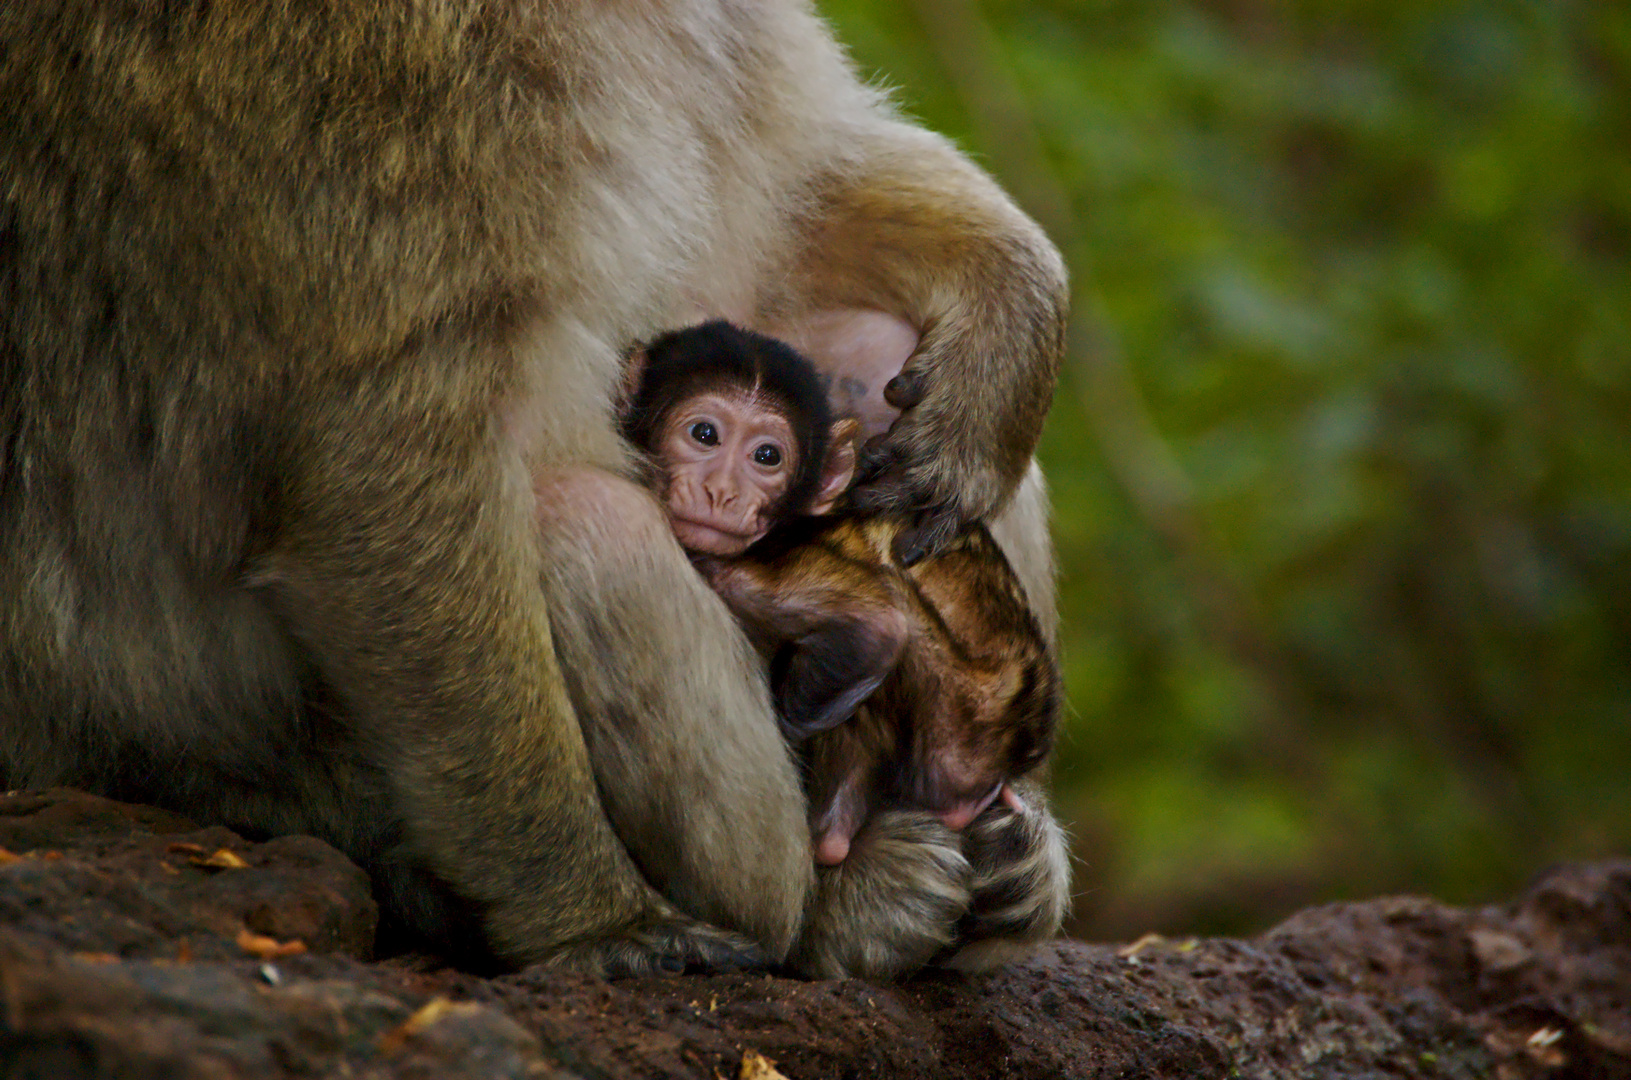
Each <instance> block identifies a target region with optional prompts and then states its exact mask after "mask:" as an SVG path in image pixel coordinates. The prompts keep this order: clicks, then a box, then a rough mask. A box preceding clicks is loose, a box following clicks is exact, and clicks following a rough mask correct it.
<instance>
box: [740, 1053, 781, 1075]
mask: <svg viewBox="0 0 1631 1080" xmlns="http://www.w3.org/2000/svg"><path fill="white" fill-rule="evenodd" d="M736 1080H787V1077H785V1076H783V1075H782V1074H781V1073H779V1072H777V1071H776V1063H775V1062H774V1061H771V1060H770V1059H769V1058H767V1057H765V1056H764V1055H763V1054H760V1053H757V1052H755V1051H753V1050H744V1051H742V1071H741V1072H739V1073H737V1074H736Z"/></svg>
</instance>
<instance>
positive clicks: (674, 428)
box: [623, 321, 1059, 865]
mask: <svg viewBox="0 0 1631 1080" xmlns="http://www.w3.org/2000/svg"><path fill="white" fill-rule="evenodd" d="M856 427H857V424H856V422H855V421H854V420H852V419H848V418H845V419H842V420H839V421H838V422H836V423H834V422H833V421H832V420H831V419H830V416H829V412H828V404H827V399H826V395H825V394H824V393H823V391H822V390H821V388H820V385H819V381H818V379H817V376H816V373H815V371H814V369H813V368H812V367H811V365H810V362H809V361H808V360H806V359H805V358H804V357H802V356H800V355H799V354H798V353H797V352H796V351H794V350H793V349H791V348H789V347H788V346H786V345H785V344H783V343H782V342H779V341H776V340H774V339H772V338H768V337H765V336H763V335H760V334H755V333H752V332H750V331H744V330H741V329H738V328H736V327H733V326H731V325H730V324H729V323H726V322H723V321H715V322H711V323H707V324H704V325H702V326H697V327H692V328H689V329H686V330H682V331H677V332H674V333H670V334H665V335H663V336H662V337H660V338H658V339H657V340H656V341H655V342H653V343H652V344H651V346H650V348H649V349H647V350H646V352H645V354H644V363H643V365H642V370H641V373H640V380H639V384H638V387H637V389H636V390H635V393H634V395H633V399H632V401H631V403H630V405H629V408H628V411H627V414H626V416H625V419H624V424H623V430H624V433H625V435H626V436H628V438H629V439H630V440H631V441H632V442H634V443H635V445H637V446H640V447H641V448H642V449H644V450H646V451H647V452H648V453H650V454H651V455H652V457H653V459H654V460H655V462H656V464H657V466H658V471H659V473H660V477H659V487H660V490H661V498H662V500H663V504H664V506H665V508H666V509H667V511H668V514H669V520H670V523H671V524H672V525H673V527H674V531H675V534H676V535H677V536H678V537H679V540H680V543H681V544H682V545H683V546H684V547H685V548H686V549H687V550H689V551H691V552H692V553H693V554H694V555H696V556H697V558H696V562H697V567H698V569H699V570H701V571H702V573H703V576H704V577H705V578H707V579H708V581H709V583H710V584H712V585H713V586H714V588H715V589H716V590H717V591H718V592H719V593H720V595H721V596H723V597H724V599H725V602H726V604H727V605H728V606H729V607H730V609H731V611H732V612H733V613H735V614H736V615H737V617H738V618H740V619H742V620H743V621H744V623H745V624H746V625H747V627H748V629H749V636H750V637H751V638H753V639H754V641H755V643H756V644H757V645H758V646H759V648H760V651H761V652H762V653H763V654H764V655H766V656H767V657H769V658H770V660H771V664H772V681H771V686H772V691H773V693H774V694H775V696H776V699H777V707H778V715H779V716H780V718H781V721H782V724H783V729H784V731H785V732H786V733H787V735H788V737H789V738H790V739H791V740H793V741H794V742H795V743H799V744H803V758H804V760H805V763H806V793H807V794H808V795H809V796H810V798H811V806H810V814H811V823H812V828H813V832H814V835H815V850H816V861H817V862H818V863H822V864H825V865H836V864H838V863H841V862H843V861H844V859H845V857H846V856H847V855H848V854H849V848H850V844H851V842H852V841H853V839H854V837H855V835H856V833H858V832H859V831H860V829H861V826H862V825H863V824H864V823H865V821H866V820H867V819H868V818H869V817H871V816H872V814H873V813H874V812H875V811H876V810H878V809H880V808H881V807H882V806H883V805H886V803H891V802H892V803H896V804H899V803H902V802H904V803H906V804H909V805H914V806H919V807H922V808H924V809H927V810H930V811H933V812H934V813H935V814H936V815H937V816H938V817H939V818H940V820H941V821H943V822H944V823H945V824H946V826H947V827H948V828H951V829H953V830H961V829H963V828H964V827H966V826H967V825H968V824H969V823H970V822H972V821H973V820H974V819H975V818H976V817H977V816H978V815H979V814H980V812H981V811H983V810H984V809H986V807H987V806H989V805H990V804H991V803H992V802H994V801H995V800H996V799H997V797H998V796H999V794H1000V793H1001V790H1002V788H1003V786H1004V785H1005V784H1006V783H1007V782H1008V781H1010V780H1012V779H1015V778H1018V777H1021V776H1024V775H1025V774H1027V773H1029V772H1031V771H1033V770H1035V769H1036V768H1037V767H1038V766H1039V765H1040V764H1041V762H1042V760H1043V758H1044V757H1045V756H1046V754H1047V750H1048V747H1049V746H1050V745H1051V743H1052V738H1053V729H1054V725H1055V723H1056V720H1057V709H1058V694H1059V680H1058V672H1057V669H1056V668H1055V666H1054V663H1053V658H1052V655H1051V653H1050V650H1049V648H1048V644H1047V641H1046V640H1045V638H1044V637H1043V634H1042V631H1041V628H1040V626H1039V625H1038V623H1037V620H1036V617H1035V616H1034V615H1033V614H1032V613H1031V611H1030V609H1029V608H1028V607H1027V605H1026V602H1025V595H1024V592H1023V590H1022V588H1021V586H1020V584H1019V582H1018V580H1017V579H1016V578H1015V576H1014V573H1013V571H1012V570H1011V569H1009V567H1008V563H1007V560H1005V559H1004V558H1003V556H1002V552H1001V551H999V550H998V549H997V546H996V544H995V543H994V542H993V541H992V539H991V536H990V534H989V533H987V532H986V531H985V529H984V528H983V527H980V526H975V527H974V528H973V529H971V530H969V531H968V532H966V533H965V534H964V535H962V536H960V537H959V538H958V539H957V540H955V541H954V542H953V546H952V547H951V548H950V549H947V550H944V551H942V552H940V553H938V554H936V555H934V556H931V557H929V558H926V559H921V560H919V561H918V562H916V563H915V564H913V565H911V566H909V567H908V566H903V565H901V564H900V563H899V562H898V561H897V559H896V556H895V546H894V541H895V539H896V537H897V536H898V535H899V533H900V531H901V527H902V526H901V522H900V519H898V518H894V517H872V518H855V517H845V518H833V519H827V520H820V519H819V518H818V515H822V514H825V513H827V512H828V511H830V510H831V509H832V508H833V506H834V504H835V503H836V502H837V501H838V499H839V497H840V496H841V495H842V494H843V492H844V491H845V489H846V488H847V487H848V485H849V481H850V478H851V476H852V474H853V473H854V465H855V455H854V452H853V445H854V444H853V437H854V431H855V429H856ZM773 527H775V529H776V531H775V532H774V533H773V534H772V535H771V536H770V537H768V538H766V533H767V532H770V531H771V529H772V528H773ZM762 538H763V543H760V541H761V539H762ZM863 703H864V704H863ZM858 707H859V708H860V709H861V711H860V713H859V714H857V713H856V709H857V708H858ZM852 716H853V717H854V719H853V720H851V717H852ZM846 721H847V722H846ZM1011 808H1014V807H1013V806H1012V804H1011Z"/></svg>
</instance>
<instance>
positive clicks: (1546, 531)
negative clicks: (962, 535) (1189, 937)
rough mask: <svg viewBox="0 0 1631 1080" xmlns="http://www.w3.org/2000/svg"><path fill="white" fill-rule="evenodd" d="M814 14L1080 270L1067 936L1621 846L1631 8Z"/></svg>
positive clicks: (1031, 0) (1071, 441)
mask: <svg viewBox="0 0 1631 1080" xmlns="http://www.w3.org/2000/svg"><path fill="white" fill-rule="evenodd" d="M822 9H823V11H824V12H825V13H826V15H827V16H828V17H829V18H830V19H831V20H832V21H833V22H834V23H835V24H836V26H837V29H838V32H839V35H840V37H841V38H842V39H844V40H845V41H846V42H847V43H848V44H849V45H850V47H851V49H852V51H853V53H854V55H855V57H856V59H857V62H858V63H859V64H860V65H861V67H862V68H863V69H864V70H866V71H868V72H869V73H870V72H875V73H876V74H877V78H878V80H879V81H880V82H881V83H883V84H885V85H890V86H893V87H896V88H898V97H899V100H900V101H901V103H902V105H903V107H904V108H905V109H906V110H907V111H909V112H910V113H912V114H913V115H915V116H917V117H920V118H922V119H923V120H925V121H926V122H928V123H929V124H930V125H931V126H933V127H935V128H937V129H939V130H941V131H944V132H946V133H948V134H950V135H951V136H953V137H954V138H956V139H957V140H958V141H959V142H960V143H961V144H962V145H963V146H965V147H966V148H968V149H969V150H970V151H971V152H973V153H974V154H975V155H976V156H977V157H979V158H980V159H981V160H982V161H983V162H984V163H985V164H987V165H988V166H989V167H990V168H991V169H992V170H993V171H994V172H995V173H996V174H997V175H998V176H999V177H1000V178H1002V179H1003V180H1004V182H1005V183H1006V184H1007V185H1008V187H1009V188H1010V190H1012V191H1013V192H1014V193H1015V194H1016V197H1018V198H1019V199H1020V201H1021V202H1022V203H1024V204H1025V205H1026V206H1027V208H1028V209H1030V210H1031V212H1032V213H1033V214H1035V215H1036V216H1037V217H1038V218H1039V219H1040V220H1042V221H1043V223H1044V224H1045V225H1047V226H1048V227H1049V229H1050V231H1051V232H1052V233H1053V234H1054V235H1055V237H1056V238H1057V239H1058V240H1059V242H1060V245H1061V247H1063V248H1064V249H1065V251H1066V256H1067V259H1068V260H1069V261H1070V263H1071V265H1072V268H1073V272H1074V275H1075V307H1076V318H1075V324H1074V326H1073V345H1072V349H1073V353H1072V357H1071V360H1070V362H1069V365H1068V367H1067V369H1066V371H1065V372H1064V374H1063V377H1062V380H1061V384H1060V393H1059V395H1058V398H1057V400H1056V403H1055V406H1054V412H1053V414H1052V417H1051V419H1050V421H1049V426H1048V429H1047V432H1046V435H1045V437H1044V440H1043V447H1042V456H1043V459H1044V462H1045V464H1046V465H1047V468H1048V471H1049V475H1050V479H1051V482H1052V484H1053V489H1054V496H1055V534H1056V538H1057V542H1058V545H1059V552H1060V562H1061V568H1062V602H1063V610H1064V619H1065V632H1064V642H1063V659H1064V663H1065V668H1066V680H1067V686H1068V689H1069V694H1070V703H1071V704H1070V711H1069V717H1068V721H1067V730H1066V732H1065V735H1064V738H1063V741H1062V745H1061V747H1060V750H1059V753H1058V768H1057V772H1056V785H1055V787H1056V799H1057V802H1058V805H1059V808H1060V810H1061V812H1062V814H1063V815H1064V816H1065V817H1066V818H1067V819H1068V820H1069V821H1070V822H1071V823H1072V828H1073V831H1074V833H1075V836H1076V845H1077V853H1078V855H1079V856H1080V857H1081V859H1082V860H1083V862H1082V865H1080V866H1079V867H1078V878H1079V882H1080V889H1079V895H1078V898H1077V922H1076V925H1075V927H1074V928H1075V930H1076V931H1077V932H1078V933H1084V934H1089V935H1105V936H1126V935H1128V934H1132V933H1137V932H1141V931H1143V930H1147V929H1159V930H1164V931H1168V932H1184V931H1239V930H1248V929H1253V928H1256V927H1260V926H1262V925H1264V924H1265V923H1266V922H1267V921H1268V920H1270V919H1272V918H1273V917H1275V916H1277V915H1279V914H1282V913H1283V912H1285V911H1286V910H1288V909H1289V908H1291V907H1293V906H1296V905H1300V904H1305V903H1309V902H1313V901H1316V900H1324V899H1334V898H1340V897H1355V896H1362V895H1371V894H1376V893H1379V892H1385V891H1396V890H1411V891H1426V892H1431V893H1434V894H1436V895H1439V896H1441V897H1443V898H1446V899H1449V900H1452V901H1457V902H1468V901H1475V900H1479V899H1485V898H1492V897H1496V896H1498V895H1500V894H1501V893H1503V892H1505V891H1507V890H1510V889H1512V888H1513V887H1515V886H1516V885H1517V884H1519V883H1520V882H1521V881H1522V880H1523V879H1524V878H1525V877H1526V876H1528V875H1529V874H1530V873H1532V872H1533V871H1535V870H1536V869H1538V868H1539V867H1541V866H1542V865H1544V864H1546V863H1547V862H1550V861H1553V860H1556V859H1560V858H1573V857H1583V856H1593V855H1601V854H1606V853H1611V852H1621V853H1623V852H1626V851H1627V850H1631V273H1628V269H1627V267H1628V256H1631V6H1627V5H1624V4H1618V3H1605V2H1602V0H1572V2H1571V0H1553V2H1545V3H1542V2H1539V0H1508V2H1498V0H1484V2H1431V0H1425V2H1414V3H1407V2H1402V0H1326V2H1323V3H1317V2H1281V3H1274V2H1270V0H1212V2H1204V0H1077V2H1072V0H1025V2H1021V0H984V2H978V0H906V2H891V3H884V2H880V0H823V2H822Z"/></svg>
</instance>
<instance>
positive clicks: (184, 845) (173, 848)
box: [164, 840, 204, 855]
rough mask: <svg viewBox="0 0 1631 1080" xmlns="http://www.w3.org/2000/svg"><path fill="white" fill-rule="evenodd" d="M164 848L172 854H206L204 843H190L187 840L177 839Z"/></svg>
mask: <svg viewBox="0 0 1631 1080" xmlns="http://www.w3.org/2000/svg"><path fill="white" fill-rule="evenodd" d="M164 850H165V851H168V852H169V853H170V854H172V855H202V854H204V845H203V844H193V843H189V842H188V841H186V840H177V841H176V842H175V843H173V844H171V845H170V846H169V847H167V848H165V849H164Z"/></svg>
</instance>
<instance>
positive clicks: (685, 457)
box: [656, 390, 798, 556]
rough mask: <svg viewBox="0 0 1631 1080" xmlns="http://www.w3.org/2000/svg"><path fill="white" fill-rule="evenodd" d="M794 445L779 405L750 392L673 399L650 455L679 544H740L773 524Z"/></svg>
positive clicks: (728, 547)
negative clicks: (663, 477)
mask: <svg viewBox="0 0 1631 1080" xmlns="http://www.w3.org/2000/svg"><path fill="white" fill-rule="evenodd" d="M796 446H797V443H796V442H795V441H794V435H793V426H792V424H791V423H790V422H789V421H788V419H787V417H786V416H785V415H784V413H783V411H782V410H781V409H780V408H778V407H777V405H776V404H775V403H774V402H772V401H769V400H767V399H765V398H764V397H762V396H760V395H758V394H754V393H752V392H750V391H747V390H742V391H710V392H707V393H702V394H697V395H696V396H694V397H691V398H687V399H686V400H684V401H682V402H680V403H679V404H678V405H676V406H675V408H674V409H673V410H672V411H670V412H669V414H668V416H667V417H666V418H665V419H664V422H663V425H662V428H661V429H660V432H659V435H658V439H657V445H656V454H657V459H658V461H659V463H660V464H661V465H662V469H663V472H664V473H666V474H667V477H668V490H667V494H666V496H665V502H666V503H667V506H668V514H669V517H670V518H671V519H672V522H673V526H674V534H675V535H676V536H677V537H679V541H680V543H681V544H682V545H683V546H684V547H686V548H687V549H689V550H691V551H698V552H702V553H704V554H707V555H723V556H730V555H739V554H741V553H742V552H743V551H745V550H747V548H748V546H749V545H750V544H752V543H753V542H754V541H755V540H757V539H759V538H760V537H761V536H763V535H764V534H765V533H766V531H768V530H769V528H770V526H771V525H772V524H773V523H774V515H775V513H776V511H777V510H778V509H779V508H780V504H781V499H782V496H783V495H785V494H786V493H787V489H788V486H789V485H790V484H791V483H792V480H793V477H794V476H795V475H797V473H796V470H797V469H798V462H797V461H796V460H795V457H796V455H797V450H796V449H795V447H796Z"/></svg>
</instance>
